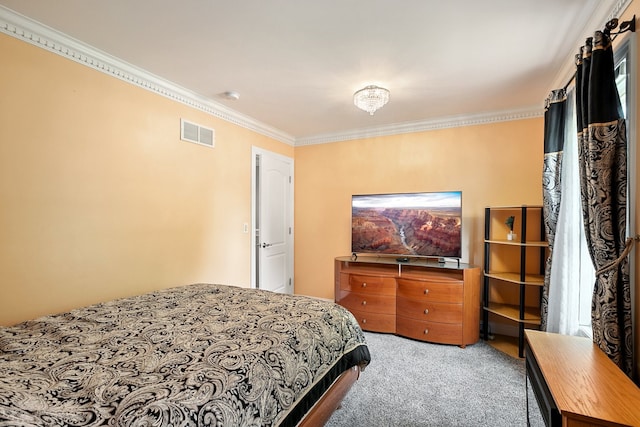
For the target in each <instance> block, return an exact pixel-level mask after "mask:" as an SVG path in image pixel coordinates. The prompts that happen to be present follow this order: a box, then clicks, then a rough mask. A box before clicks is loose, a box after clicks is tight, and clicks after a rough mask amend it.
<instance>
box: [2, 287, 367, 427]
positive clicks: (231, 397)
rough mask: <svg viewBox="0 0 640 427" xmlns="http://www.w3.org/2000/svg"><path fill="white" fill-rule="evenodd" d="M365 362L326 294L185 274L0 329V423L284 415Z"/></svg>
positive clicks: (230, 420)
mask: <svg viewBox="0 0 640 427" xmlns="http://www.w3.org/2000/svg"><path fill="white" fill-rule="evenodd" d="M368 362H369V351H368V349H367V347H366V344H365V341H364V336H363V334H362V331H361V329H360V328H359V326H358V324H357V322H356V321H355V320H354V319H353V316H352V315H351V314H350V313H349V312H348V311H346V310H345V309H344V308H342V307H340V306H338V305H336V304H333V303H328V302H324V301H319V300H316V299H312V298H306V297H300V296H290V295H282V294H274V293H271V292H267V291H260V290H254V289H245V288H239V287H234V286H224V285H209V284H197V285H189V286H184V287H180V288H173V289H167V290H162V291H157V292H153V293H150V294H145V295H141V296H137V297H132V298H125V299H120V300H115V301H111V302H107V303H103V304H97V305H93V306H90V307H86V308H82V309H78V310H74V311H71V312H69V313H64V314H60V315H54V316H46V317H42V318H40V319H37V320H34V321H29V322H25V323H22V324H19V325H16V326H13V327H6V328H0V426H63V425H64V426H102V425H113V426H271V425H283V426H284V425H295V424H296V423H297V422H298V421H299V420H300V419H301V418H302V417H303V416H304V414H305V413H306V412H307V411H308V409H309V408H310V407H311V406H312V405H313V402H314V401H315V400H317V398H318V396H319V395H320V394H322V393H323V392H324V391H325V390H326V388H328V387H329V386H330V385H331V383H332V382H333V381H334V379H335V378H337V376H338V375H340V373H341V372H342V371H344V370H346V369H348V368H350V367H352V366H354V365H358V364H359V365H363V366H364V365H365V364H367V363H368Z"/></svg>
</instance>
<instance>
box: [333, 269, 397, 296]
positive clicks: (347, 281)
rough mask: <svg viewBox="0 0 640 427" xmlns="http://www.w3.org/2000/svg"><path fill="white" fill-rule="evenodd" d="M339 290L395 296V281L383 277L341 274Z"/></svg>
mask: <svg viewBox="0 0 640 427" xmlns="http://www.w3.org/2000/svg"><path fill="white" fill-rule="evenodd" d="M340 289H342V290H345V291H351V292H360V293H372V294H383V295H395V293H396V279H394V278H393V277H384V276H367V275H361V274H348V273H341V274H340Z"/></svg>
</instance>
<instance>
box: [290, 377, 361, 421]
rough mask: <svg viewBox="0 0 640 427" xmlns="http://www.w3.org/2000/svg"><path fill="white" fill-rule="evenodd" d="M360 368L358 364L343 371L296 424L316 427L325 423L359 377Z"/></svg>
mask: <svg viewBox="0 0 640 427" xmlns="http://www.w3.org/2000/svg"><path fill="white" fill-rule="evenodd" d="M361 370H362V368H361V367H360V366H353V367H352V368H349V370H348V371H345V372H343V373H342V374H341V375H340V376H339V377H338V379H337V380H336V381H335V382H334V383H333V384H332V385H331V387H329V390H327V391H326V393H325V394H323V395H322V397H321V398H320V399H319V400H318V402H316V404H315V405H314V406H313V408H311V410H310V411H309V412H308V413H307V415H305V417H304V418H303V419H302V420H301V421H300V423H299V424H298V426H300V427H318V426H323V425H325V424H326V422H327V421H328V420H329V418H331V415H332V414H333V413H334V412H335V411H336V410H337V409H339V408H340V405H341V404H342V400H343V399H344V397H345V396H346V395H347V393H348V392H349V390H350V389H351V386H352V385H353V384H354V383H355V382H356V381H357V380H358V378H359V377H360V371H361Z"/></svg>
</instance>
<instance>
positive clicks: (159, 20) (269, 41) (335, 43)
mask: <svg viewBox="0 0 640 427" xmlns="http://www.w3.org/2000/svg"><path fill="white" fill-rule="evenodd" d="M621 3H624V2H621V1H616V0H562V1H560V0H484V1H478V0H449V1H442V0H402V1H398V0H315V1H314V0H233V1H223V0H180V1H176V0H133V1H132V0H107V1H105V0H56V1H51V0H0V5H3V6H6V7H7V8H9V9H11V10H13V11H15V12H18V13H20V14H22V15H25V16H27V17H29V18H31V19H33V20H35V21H38V22H39V23H42V24H44V25H46V26H49V27H51V28H53V29H55V30H58V31H60V32H62V33H64V34H66V35H67V36H70V37H72V38H75V39H77V40H79V41H81V42H83V43H85V44H87V45H89V46H91V47H93V48H95V49H97V50H100V51H102V52H106V53H108V54H109V55H112V56H114V57H116V58H118V59H120V60H122V61H124V62H127V63H129V64H133V65H135V66H136V67H139V68H141V69H143V70H145V71H146V72H149V73H151V74H153V75H155V76H159V77H161V78H162V79H165V80H167V81H170V82H172V83H174V84H176V85H179V86H180V87H182V88H186V89H189V90H190V91H193V92H195V93H197V94H199V95H201V96H203V97H205V98H207V99H210V100H211V101H213V102H214V104H216V103H217V104H221V105H223V106H226V107H228V108H230V109H232V110H233V111H235V112H238V113H241V114H242V115H246V116H248V117H250V118H251V119H253V120H256V121H257V122H260V123H264V124H266V125H268V126H270V127H272V128H275V129H277V130H278V131H280V132H283V134H286V135H289V136H290V137H291V139H292V140H293V141H294V142H295V141H304V140H305V139H313V138H314V137H317V136H320V135H334V136H336V135H341V134H348V133H350V132H351V133H353V132H355V131H361V130H364V129H368V128H376V127H384V126H392V125H396V126H397V125H398V124H407V123H421V122H425V121H433V120H441V119H446V118H455V117H465V116H473V115H482V114H494V113H505V112H509V111H524V110H536V111H541V109H542V106H543V101H544V98H545V97H546V95H547V93H548V91H549V90H550V89H551V88H553V87H554V85H556V86H557V85H560V84H562V83H564V82H563V80H565V79H567V78H568V76H569V74H570V73H571V72H572V69H571V66H572V65H571V64H572V58H573V55H574V54H575V53H576V51H577V48H578V47H579V46H580V44H582V42H583V40H584V38H585V37H586V36H588V35H590V34H591V33H592V32H593V31H594V30H596V29H602V25H603V24H604V22H606V20H608V19H609V18H610V14H611V13H615V12H620V13H621V11H620V10H615V9H616V8H620V7H621V6H620V4H621ZM368 84H378V85H380V86H383V87H386V88H388V89H389V90H390V91H391V100H390V101H389V103H388V104H387V105H386V106H385V107H383V108H382V109H381V110H379V111H378V112H376V114H375V115H374V116H370V115H369V114H368V113H366V112H364V111H361V110H358V109H357V108H356V107H355V106H354V105H353V99H352V95H353V93H354V92H355V91H356V90H358V89H360V88H362V87H364V86H366V85H368ZM225 91H237V92H238V93H239V94H240V99H239V100H236V101H233V100H228V99H225V98H223V97H222V96H221V94H222V93H223V92H225Z"/></svg>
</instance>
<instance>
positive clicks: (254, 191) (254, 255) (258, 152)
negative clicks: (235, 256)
mask: <svg viewBox="0 0 640 427" xmlns="http://www.w3.org/2000/svg"><path fill="white" fill-rule="evenodd" d="M261 156H271V157H274V158H277V159H280V160H283V161H285V162H287V163H289V164H290V165H291V192H290V193H289V202H288V205H289V208H288V209H289V212H287V214H288V215H289V217H290V218H291V233H290V234H289V237H288V238H289V241H288V242H287V243H288V244H287V247H288V248H289V251H288V253H287V263H288V274H289V277H290V278H291V282H292V283H291V287H292V289H293V291H292V293H295V281H294V279H293V260H294V257H293V253H294V247H293V242H294V238H293V236H294V233H295V227H294V217H293V201H294V160H293V158H291V157H288V156H284V155H282V154H278V153H275V152H273V151H268V150H265V149H263V148H260V147H256V146H252V147H251V237H250V240H251V243H250V244H251V288H254V289H255V288H257V287H258V286H257V281H258V271H257V261H258V251H257V245H258V244H259V243H260V242H259V241H258V236H257V226H258V224H257V221H258V218H257V217H258V215H257V210H258V209H259V206H258V203H257V197H258V195H259V194H258V185H257V179H258V166H259V162H258V158H259V157H261Z"/></svg>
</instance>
